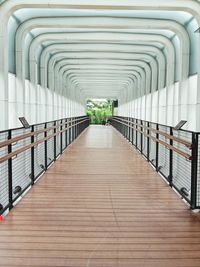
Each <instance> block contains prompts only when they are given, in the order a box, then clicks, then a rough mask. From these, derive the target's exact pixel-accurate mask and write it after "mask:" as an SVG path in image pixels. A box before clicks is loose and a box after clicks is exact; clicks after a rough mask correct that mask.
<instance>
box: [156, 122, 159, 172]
mask: <svg viewBox="0 0 200 267" xmlns="http://www.w3.org/2000/svg"><path fill="white" fill-rule="evenodd" d="M156 130H157V131H158V130H159V125H158V123H156ZM156 139H159V134H158V133H156ZM158 157H159V143H158V142H156V171H158Z"/></svg>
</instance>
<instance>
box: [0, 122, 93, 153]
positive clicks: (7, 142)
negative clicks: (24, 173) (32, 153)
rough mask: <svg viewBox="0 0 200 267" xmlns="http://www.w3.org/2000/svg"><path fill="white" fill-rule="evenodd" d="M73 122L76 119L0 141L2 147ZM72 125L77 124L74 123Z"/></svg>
mask: <svg viewBox="0 0 200 267" xmlns="http://www.w3.org/2000/svg"><path fill="white" fill-rule="evenodd" d="M80 119H82V120H83V119H84V118H80ZM80 119H77V121H80ZM87 120H88V119H87ZM72 122H74V121H68V122H65V123H60V124H58V125H55V126H51V127H49V128H44V129H41V130H37V131H34V132H30V133H27V134H23V135H19V136H16V137H14V138H11V139H9V140H6V141H3V142H0V148H2V147H5V146H8V145H10V144H12V143H16V142H19V141H21V140H24V139H26V138H29V137H31V136H37V135H39V134H41V133H45V132H49V131H51V130H53V129H58V128H59V127H61V126H65V125H66V124H68V123H72ZM72 126H75V125H72Z"/></svg>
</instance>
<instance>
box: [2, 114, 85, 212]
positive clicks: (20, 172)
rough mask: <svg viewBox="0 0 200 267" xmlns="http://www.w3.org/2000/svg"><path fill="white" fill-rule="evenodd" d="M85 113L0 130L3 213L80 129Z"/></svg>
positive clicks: (33, 182)
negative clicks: (25, 126) (27, 126)
mask: <svg viewBox="0 0 200 267" xmlns="http://www.w3.org/2000/svg"><path fill="white" fill-rule="evenodd" d="M88 126H89V118H88V117H86V116H81V117H73V118H65V119H60V120H56V121H51V122H46V123H40V124H36V125H32V126H31V127H30V128H28V129H25V128H16V129H11V130H7V131H1V132H0V214H3V213H4V212H5V211H6V210H8V209H12V207H13V205H14V204H15V202H16V200H18V199H19V197H20V196H22V194H23V193H24V192H25V191H26V190H27V189H28V188H29V187H31V186H32V185H34V184H35V182H36V180H37V178H38V177H39V176H40V175H41V174H42V173H43V172H45V171H46V170H47V169H48V167H49V166H50V165H51V164H52V163H53V162H54V161H56V159H57V157H58V156H59V155H60V154H62V153H63V151H64V150H65V149H66V148H67V147H68V145H70V144H71V143H72V142H73V141H74V140H75V139H76V138H77V137H78V135H80V134H81V132H82V131H83V130H84V129H85V128H87V127H88Z"/></svg>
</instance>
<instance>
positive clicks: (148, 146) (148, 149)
mask: <svg viewBox="0 0 200 267" xmlns="http://www.w3.org/2000/svg"><path fill="white" fill-rule="evenodd" d="M149 128H150V123H149V121H148V122H147V161H149V151H150V142H149V140H150V138H149V134H150V131H149Z"/></svg>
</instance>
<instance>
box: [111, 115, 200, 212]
mask: <svg viewBox="0 0 200 267" xmlns="http://www.w3.org/2000/svg"><path fill="white" fill-rule="evenodd" d="M111 124H112V126H113V127H114V128H116V129H117V130H118V131H119V132H120V133H121V134H122V135H123V136H124V137H125V138H126V139H127V140H128V141H129V142H130V143H131V144H132V145H133V146H135V147H136V149H137V150H139V152H140V153H141V154H142V155H144V157H145V158H146V160H147V161H149V162H150V163H151V164H152V165H153V166H154V168H155V169H156V171H157V172H159V173H160V174H161V175H162V176H163V177H164V178H165V179H166V181H167V182H168V184H169V185H170V186H171V187H173V188H174V189H176V191H178V193H179V194H180V195H181V196H182V198H184V199H185V200H186V201H187V202H188V203H189V205H190V207H191V208H192V209H199V208H200V156H199V154H200V153H199V152H200V144H199V141H198V139H199V135H200V133H198V132H192V131H187V130H176V129H174V128H173V127H170V126H166V125H161V124H157V123H153V122H149V121H144V120H139V119H135V118H130V117H121V116H114V117H112V118H111Z"/></svg>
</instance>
